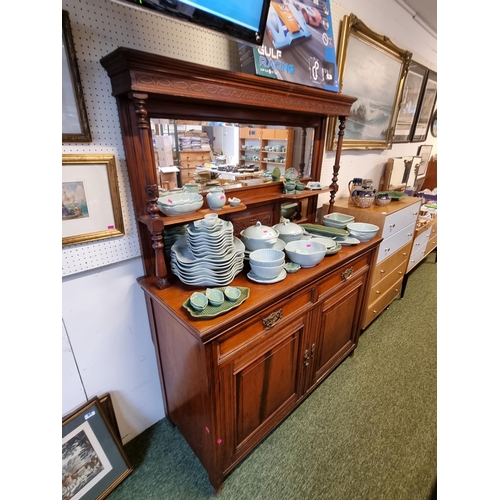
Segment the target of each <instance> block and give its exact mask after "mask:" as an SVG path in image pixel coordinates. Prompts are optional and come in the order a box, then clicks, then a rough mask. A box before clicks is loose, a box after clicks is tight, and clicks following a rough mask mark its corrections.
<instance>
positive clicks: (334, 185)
mask: <svg viewBox="0 0 500 500" xmlns="http://www.w3.org/2000/svg"><path fill="white" fill-rule="evenodd" d="M345 122H346V117H345V116H339V134H338V139H337V149H336V151H335V164H334V165H333V177H332V183H331V184H330V186H329V187H330V205H329V207H328V213H331V212H333V204H334V202H335V195H336V194H337V191H338V190H339V185H338V183H337V181H338V178H339V170H340V156H341V154H342V142H343V140H344V130H345Z"/></svg>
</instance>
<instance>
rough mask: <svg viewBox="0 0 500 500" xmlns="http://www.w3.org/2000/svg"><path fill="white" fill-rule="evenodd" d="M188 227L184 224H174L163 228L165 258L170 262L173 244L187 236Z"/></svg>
mask: <svg viewBox="0 0 500 500" xmlns="http://www.w3.org/2000/svg"><path fill="white" fill-rule="evenodd" d="M185 234H186V228H185V227H184V226H173V227H166V228H165V229H163V244H164V245H165V247H164V251H165V260H166V261H167V262H168V261H169V260H170V251H171V249H172V245H173V244H174V243H175V242H176V241H178V240H181V239H184V238H185V236H184V235H185Z"/></svg>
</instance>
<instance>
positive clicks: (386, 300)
mask: <svg viewBox="0 0 500 500" xmlns="http://www.w3.org/2000/svg"><path fill="white" fill-rule="evenodd" d="M402 282H403V278H401V279H400V280H399V281H397V282H396V283H395V284H394V285H393V286H392V287H391V288H389V290H387V291H386V292H385V293H384V294H383V295H382V296H381V297H380V298H379V299H378V300H376V301H375V302H373V303H372V304H370V307H369V308H368V309H367V310H366V311H365V316H364V318H363V324H365V325H366V326H368V325H369V324H370V323H371V322H372V321H373V320H374V319H375V318H376V317H377V316H379V315H380V313H381V312H383V311H384V310H385V309H386V308H387V307H388V306H389V305H390V304H391V302H392V301H393V300H394V299H395V298H396V297H397V296H398V295H399V294H400V293H401V287H402ZM366 326H365V328H366Z"/></svg>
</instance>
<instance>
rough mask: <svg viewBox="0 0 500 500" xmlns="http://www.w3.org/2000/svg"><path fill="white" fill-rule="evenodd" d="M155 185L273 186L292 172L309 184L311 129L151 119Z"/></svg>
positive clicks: (312, 140)
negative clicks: (271, 183)
mask: <svg viewBox="0 0 500 500" xmlns="http://www.w3.org/2000/svg"><path fill="white" fill-rule="evenodd" d="M151 129H152V133H153V143H154V150H155V160H156V164H157V168H158V185H159V186H161V187H162V189H166V190H174V189H178V188H182V187H183V186H186V185H188V186H189V185H193V184H194V185H196V187H197V188H198V190H200V191H202V190H204V189H208V188H209V187H210V186H212V185H223V186H224V187H225V189H232V188H235V189H236V188H238V187H244V186H251V185H257V184H262V183H266V182H272V181H273V180H274V181H276V177H277V174H278V175H279V176H280V177H283V175H284V173H285V171H286V170H288V169H289V168H294V169H295V170H296V171H297V172H298V174H299V176H300V177H303V178H310V177H311V170H312V163H313V148H314V128H312V127H303V128H302V127H289V126H283V125H259V124H239V123H226V122H217V121H195V120H177V119H163V118H152V119H151Z"/></svg>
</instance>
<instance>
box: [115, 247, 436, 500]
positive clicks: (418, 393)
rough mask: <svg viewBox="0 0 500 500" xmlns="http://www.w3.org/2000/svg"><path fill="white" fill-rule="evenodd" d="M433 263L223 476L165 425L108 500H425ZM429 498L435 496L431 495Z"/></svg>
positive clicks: (430, 459) (430, 452)
mask: <svg viewBox="0 0 500 500" xmlns="http://www.w3.org/2000/svg"><path fill="white" fill-rule="evenodd" d="M436 407H437V264H435V254H434V253H432V254H430V255H429V256H428V257H427V258H426V259H425V260H424V261H423V262H422V263H421V264H420V266H419V267H417V269H415V270H414V271H413V273H412V274H411V275H410V277H409V279H408V283H407V288H406V292H405V296H404V298H403V299H402V300H396V301H394V302H393V303H392V304H391V306H390V307H389V308H388V309H387V310H386V311H384V312H383V313H382V314H381V315H380V316H379V317H378V318H377V319H376V320H375V321H374V322H373V323H372V324H371V325H370V326H369V327H368V328H367V329H366V330H365V331H364V332H363V333H362V335H361V337H360V340H359V345H358V347H357V348H356V350H355V352H354V355H353V356H352V357H348V358H347V359H346V360H345V361H344V362H343V363H342V364H341V365H340V366H339V367H338V368H337V369H336V370H335V371H334V372H333V373H332V374H331V375H330V376H329V377H328V378H327V379H326V380H325V381H324V382H323V384H322V385H321V386H319V387H318V388H317V389H316V390H315V391H314V392H313V393H312V394H311V395H310V396H309V398H308V399H306V400H305V401H304V402H303V403H302V404H301V405H300V406H299V407H298V408H297V409H296V410H295V411H294V412H293V413H292V414H291V415H290V416H289V417H288V418H287V419H286V420H285V421H284V422H282V424H281V425H280V426H279V427H278V428H277V429H276V430H275V431H274V432H273V433H272V434H271V435H270V436H268V437H267V439H266V440H264V441H263V442H262V443H261V444H260V445H259V446H258V447H257V448H256V449H255V450H253V452H252V453H251V454H250V455H249V456H248V457H247V458H246V459H245V460H244V461H243V462H242V463H241V464H240V465H239V466H238V467H237V468H236V469H235V470H234V471H233V472H232V473H231V474H230V475H229V476H228V477H227V479H226V480H225V482H224V485H223V489H222V492H221V494H220V495H219V496H218V497H216V495H215V494H214V492H213V489H212V487H211V485H210V482H209V480H208V476H207V474H206V472H205V470H204V469H203V467H202V466H201V464H200V462H199V461H198V459H197V458H196V457H195V455H194V453H193V452H192V451H191V449H190V448H189V446H188V445H187V443H186V442H185V441H184V439H183V438H182V436H181V435H180V434H179V432H178V431H177V430H176V429H175V428H172V426H171V425H170V424H169V422H168V421H167V420H166V419H163V420H161V421H159V422H157V423H156V424H155V425H153V426H152V427H150V428H149V429H147V430H146V431H145V432H143V433H142V434H141V435H139V436H138V437H136V438H135V439H134V440H132V441H131V442H129V443H128V444H127V445H126V446H125V450H126V453H127V456H128V457H129V459H130V461H131V462H132V464H133V466H134V469H135V470H134V472H133V473H132V474H131V475H130V476H129V477H128V478H127V479H125V481H124V482H123V483H122V484H120V485H119V486H118V487H117V488H116V489H115V490H114V491H113V492H112V493H111V494H110V495H109V496H108V499H109V500H157V499H158V500H160V499H162V500H163V499H168V500H196V499H208V498H220V499H224V500H226V499H227V500H260V499H262V500H264V499H265V500H270V499H273V500H275V499H276V500H285V499H286V500H294V499H297V500H304V499H306V500H314V499H338V500H357V499H363V500H428V499H430V498H434V496H433V488H434V486H435V483H436V479H437V472H436V470H437V435H436V434H437V429H436V427H437V408H436ZM434 494H435V492H434Z"/></svg>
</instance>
